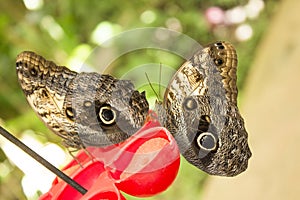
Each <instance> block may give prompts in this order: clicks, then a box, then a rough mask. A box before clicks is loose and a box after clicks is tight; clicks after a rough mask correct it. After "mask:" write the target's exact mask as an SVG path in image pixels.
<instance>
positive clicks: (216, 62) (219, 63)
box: [214, 58, 224, 66]
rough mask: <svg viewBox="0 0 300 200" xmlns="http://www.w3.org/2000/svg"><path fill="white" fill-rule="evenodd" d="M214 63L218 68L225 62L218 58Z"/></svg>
mask: <svg viewBox="0 0 300 200" xmlns="http://www.w3.org/2000/svg"><path fill="white" fill-rule="evenodd" d="M214 62H215V64H216V65H217V66H220V65H222V64H223V63H224V60H223V59H221V58H216V59H215V60H214Z"/></svg>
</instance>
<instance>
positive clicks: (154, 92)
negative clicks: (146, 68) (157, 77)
mask: <svg viewBox="0 0 300 200" xmlns="http://www.w3.org/2000/svg"><path fill="white" fill-rule="evenodd" d="M145 75H146V78H147V80H148V83H149V85H150V87H151V89H152V90H153V92H154V94H155V96H156V98H157V99H159V96H158V94H157V92H156V91H155V89H154V87H153V85H152V83H151V82H150V79H149V77H148V74H147V72H145Z"/></svg>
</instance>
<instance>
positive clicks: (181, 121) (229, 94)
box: [157, 42, 251, 176]
mask: <svg viewBox="0 0 300 200" xmlns="http://www.w3.org/2000/svg"><path fill="white" fill-rule="evenodd" d="M236 67H237V56H236V52H235V50H234V48H233V46H232V45H231V44H229V43H226V42H217V43H214V44H211V45H208V46H206V47H204V48H203V49H201V50H200V51H199V52H197V53H196V54H195V55H194V56H193V57H192V58H191V59H190V60H188V61H187V62H185V63H184V64H183V65H182V66H181V67H180V69H179V70H178V71H177V72H176V73H175V75H174V76H173V79H172V80H171V81H170V83H169V86H168V87H167V89H166V92H165V96H164V100H163V102H162V103H160V104H158V105H157V109H158V116H160V117H159V118H160V121H161V123H162V124H163V125H164V126H165V127H166V128H167V129H168V130H169V131H170V132H171V134H172V135H173V136H174V137H175V139H176V141H177V143H178V145H179V148H180V152H181V154H182V155H183V156H184V157H185V158H186V160H187V161H189V162H190V163H191V164H193V165H195V166H196V167H198V168H200V169H202V170H204V171H206V172H207V173H209V174H212V175H220V176H235V175H237V174H239V173H241V172H243V171H244V170H245V169H246V168H247V163H248V159H249V158H250V157H251V152H250V149H249V147H248V143H247V137H248V134H247V132H246V130H245V127H244V120H243V118H242V117H241V115H240V113H239V110H238V107H237V99H236V98H237V87H236Z"/></svg>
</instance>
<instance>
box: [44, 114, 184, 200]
mask: <svg viewBox="0 0 300 200" xmlns="http://www.w3.org/2000/svg"><path fill="white" fill-rule="evenodd" d="M86 151H87V152H89V154H90V155H88V154H86ZM86 151H83V150H82V151H80V152H79V153H78V155H77V156H76V159H77V161H76V160H72V161H71V162H70V163H69V164H68V165H67V166H66V167H64V169H63V171H64V172H65V173H66V174H68V175H69V176H70V177H71V178H72V179H74V180H75V181H76V182H78V183H79V184H80V185H82V186H83V187H84V188H86V189H87V190H88V192H87V193H86V194H85V195H82V194H80V193H79V192H78V191H76V190H75V189H74V188H72V187H71V186H69V185H68V184H67V183H65V182H64V181H62V180H59V179H58V178H56V179H55V180H54V182H53V185H52V188H51V189H50V190H49V191H48V192H47V193H46V194H44V195H42V196H41V197H40V200H50V199H51V200H56V199H74V200H75V199H80V200H87V199H89V200H92V199H97V200H98V199H110V200H111V199H112V200H122V199H125V198H124V196H123V195H122V194H121V193H120V191H123V192H125V193H127V194H130V195H133V196H137V197H146V196H153V195H155V194H158V193H160V192H162V191H164V190H166V189H167V188H168V187H169V186H170V185H171V183H172V182H173V181H174V179H175V177H176V175H177V172H178V169H179V164H180V157H179V155H180V154H179V150H178V147H177V144H176V141H175V140H174V138H173V137H172V135H171V134H170V133H169V132H168V131H167V130H166V129H165V128H163V127H161V126H160V124H159V123H158V122H157V121H156V120H155V119H152V118H151V119H150V120H149V121H148V122H147V123H146V124H145V125H144V126H143V127H142V128H141V129H140V130H139V131H138V132H137V133H135V134H134V135H132V136H131V137H130V138H129V139H127V140H126V141H124V142H122V143H120V144H116V145H112V146H109V147H105V148H99V147H88V148H87V149H86ZM91 156H92V157H93V159H91ZM78 161H79V162H80V164H81V166H80V165H79V164H78Z"/></svg>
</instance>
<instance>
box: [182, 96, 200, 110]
mask: <svg viewBox="0 0 300 200" xmlns="http://www.w3.org/2000/svg"><path fill="white" fill-rule="evenodd" d="M197 107H198V104H197V101H196V100H195V99H194V98H193V97H187V98H185V100H184V101H183V108H184V109H185V110H195V109H196V108H197Z"/></svg>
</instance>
